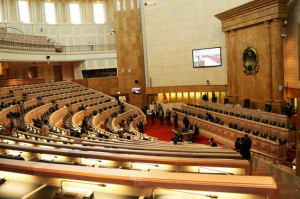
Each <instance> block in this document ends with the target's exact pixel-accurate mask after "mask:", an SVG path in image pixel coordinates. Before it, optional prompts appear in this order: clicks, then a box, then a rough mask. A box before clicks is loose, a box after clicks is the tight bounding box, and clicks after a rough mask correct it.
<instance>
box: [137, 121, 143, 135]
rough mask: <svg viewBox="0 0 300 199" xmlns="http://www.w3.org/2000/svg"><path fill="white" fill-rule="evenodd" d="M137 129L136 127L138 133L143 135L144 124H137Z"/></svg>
mask: <svg viewBox="0 0 300 199" xmlns="http://www.w3.org/2000/svg"><path fill="white" fill-rule="evenodd" d="M137 127H138V129H139V132H140V133H144V124H143V122H139V123H138V124H137Z"/></svg>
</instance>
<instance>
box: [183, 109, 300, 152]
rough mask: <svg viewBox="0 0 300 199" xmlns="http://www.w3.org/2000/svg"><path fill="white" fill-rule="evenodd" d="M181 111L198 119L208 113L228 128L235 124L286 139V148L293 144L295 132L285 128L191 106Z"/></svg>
mask: <svg viewBox="0 0 300 199" xmlns="http://www.w3.org/2000/svg"><path fill="white" fill-rule="evenodd" d="M182 110H185V111H188V112H191V113H195V114H196V116H195V117H198V114H202V115H203V116H204V117H205V116H206V113H210V114H211V115H212V116H213V117H214V118H216V117H218V118H219V119H220V120H221V121H223V122H224V125H225V126H229V123H232V124H237V126H238V127H243V128H244V129H245V128H247V129H250V131H251V132H253V131H259V133H266V134H268V136H269V135H273V136H276V137H277V140H279V138H284V139H287V143H288V144H287V147H289V146H292V145H294V144H295V132H290V130H289V129H287V128H280V127H277V126H272V125H270V124H264V123H261V122H255V121H253V120H247V119H243V118H238V117H235V116H230V115H226V114H222V113H216V112H213V111H208V110H204V109H200V108H196V107H191V106H184V105H183V106H182Z"/></svg>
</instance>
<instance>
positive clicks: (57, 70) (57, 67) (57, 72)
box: [53, 65, 63, 82]
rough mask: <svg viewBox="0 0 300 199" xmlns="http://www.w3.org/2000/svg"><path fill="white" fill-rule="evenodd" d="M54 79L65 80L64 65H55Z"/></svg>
mask: <svg viewBox="0 0 300 199" xmlns="http://www.w3.org/2000/svg"><path fill="white" fill-rule="evenodd" d="M53 73H54V81H55V82H56V81H63V75H62V66H61V65H53Z"/></svg>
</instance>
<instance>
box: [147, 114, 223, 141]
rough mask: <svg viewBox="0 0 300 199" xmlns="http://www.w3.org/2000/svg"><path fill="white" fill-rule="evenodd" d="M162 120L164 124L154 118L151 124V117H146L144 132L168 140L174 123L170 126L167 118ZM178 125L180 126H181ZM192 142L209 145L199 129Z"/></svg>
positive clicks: (171, 135)
mask: <svg viewBox="0 0 300 199" xmlns="http://www.w3.org/2000/svg"><path fill="white" fill-rule="evenodd" d="M164 122H165V125H160V121H159V119H156V120H155V125H152V122H151V119H149V118H147V126H145V128H144V133H145V134H147V135H150V136H152V137H156V138H158V139H159V140H161V141H167V142H169V141H170V140H171V138H172V137H173V136H174V134H175V132H173V131H172V129H174V128H175V125H174V123H172V126H167V120H164ZM179 127H180V128H182V127H181V126H179ZM215 142H216V143H217V144H218V145H220V146H222V145H224V144H222V143H220V142H217V141H215ZM193 143H197V144H206V145H209V138H208V137H206V136H203V135H201V130H200V135H198V136H196V137H194V138H193Z"/></svg>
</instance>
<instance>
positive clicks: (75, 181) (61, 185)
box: [60, 180, 107, 190]
mask: <svg viewBox="0 0 300 199" xmlns="http://www.w3.org/2000/svg"><path fill="white" fill-rule="evenodd" d="M63 182H74V183H82V184H91V185H97V186H99V187H106V186H107V185H106V184H101V183H96V182H85V181H77V180H62V181H60V188H61V189H62V190H63Z"/></svg>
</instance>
